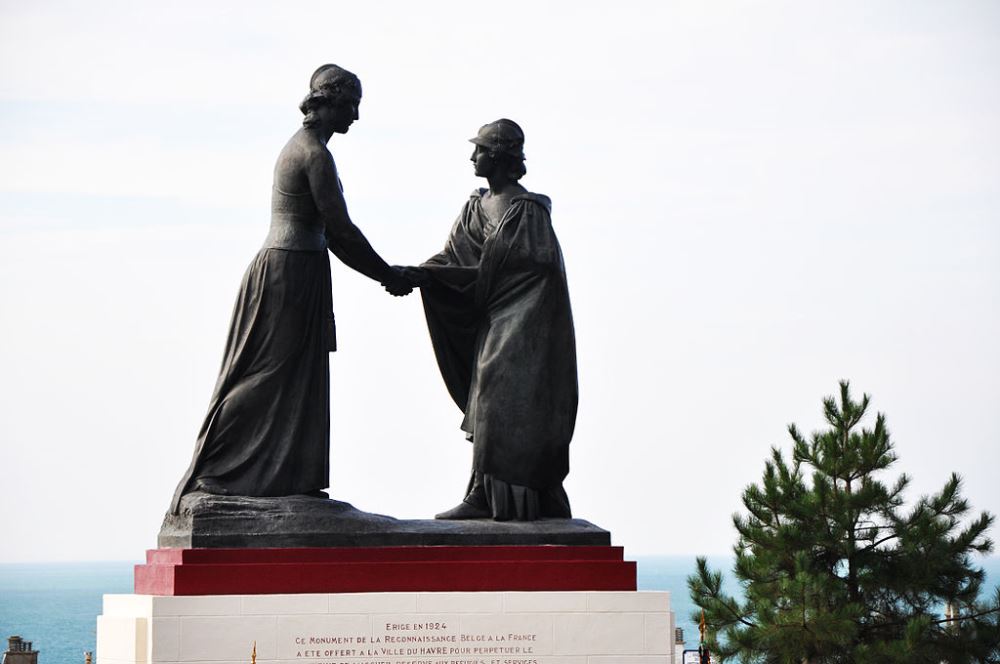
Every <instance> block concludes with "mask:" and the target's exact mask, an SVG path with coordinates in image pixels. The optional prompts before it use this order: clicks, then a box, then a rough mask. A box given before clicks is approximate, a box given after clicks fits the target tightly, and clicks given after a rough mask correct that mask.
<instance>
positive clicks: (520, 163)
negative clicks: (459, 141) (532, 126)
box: [469, 118, 527, 182]
mask: <svg viewBox="0 0 1000 664" xmlns="http://www.w3.org/2000/svg"><path fill="white" fill-rule="evenodd" d="M469 142H470V143H474V144H475V145H476V146H477V147H476V151H475V152H473V153H472V161H473V162H474V163H476V175H480V176H483V177H487V174H486V173H481V172H480V170H482V169H481V168H480V162H479V161H477V157H479V156H480V155H483V156H486V157H487V158H488V160H489V162H492V164H493V165H494V168H496V169H501V172H506V173H507V174H508V176H509V178H510V179H511V181H512V182H517V181H518V180H520V179H521V178H522V177H523V176H524V174H525V173H527V168H525V166H524V132H523V131H521V128H520V127H519V126H518V125H517V123H516V122H514V121H513V120H508V119H507V118H501V119H499V120H496V121H494V122H491V123H489V124H485V125H483V126H482V127H480V128H479V133H478V134H476V136H475V137H474V138H470V139H469ZM484 167H486V168H488V167H489V164H484Z"/></svg>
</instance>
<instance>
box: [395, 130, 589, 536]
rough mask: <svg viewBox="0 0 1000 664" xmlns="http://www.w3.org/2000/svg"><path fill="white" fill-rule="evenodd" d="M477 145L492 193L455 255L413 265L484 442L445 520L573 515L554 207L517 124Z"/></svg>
mask: <svg viewBox="0 0 1000 664" xmlns="http://www.w3.org/2000/svg"><path fill="white" fill-rule="evenodd" d="M470 140H471V142H472V143H474V144H475V146H476V147H475V151H474V152H473V153H472V162H473V163H474V164H475V172H476V175H477V176H479V177H482V178H486V180H487V182H488V183H489V189H477V190H476V191H474V192H472V196H471V197H470V198H469V200H468V202H466V204H465V206H464V207H463V208H462V212H461V213H460V214H459V216H458V220H457V221H455V224H454V226H453V227H452V230H451V235H450V236H449V238H448V242H447V244H446V245H445V249H444V251H442V252H441V253H439V254H437V255H436V256H434V257H433V258H431V259H430V260H428V261H427V262H426V263H424V264H423V265H421V266H420V267H419V268H406V274H407V275H408V276H409V278H410V279H411V280H412V281H413V283H415V284H418V285H420V287H421V293H422V294H423V300H424V311H425V313H426V315H427V326H428V328H429V329H430V333H431V341H432V343H433V345H434V352H435V355H436V356H437V360H438V367H439V368H440V370H441V375H442V377H443V378H444V382H445V385H447V387H448V391H449V392H450V393H451V396H452V398H453V399H454V400H455V403H456V404H458V407H459V408H461V409H462V410H463V412H464V413H465V418H464V420H463V422H462V429H463V430H464V431H465V433H466V437H467V438H468V439H469V440H471V441H472V475H471V478H470V480H469V486H468V489H467V491H466V496H465V499H464V500H463V501H462V502H461V503H459V505H458V506H457V507H455V508H453V509H451V510H448V511H447V512H443V513H441V514H438V515H437V518H438V519H478V518H490V517H492V518H493V519H496V520H499V521H506V520H512V519H513V520H519V521H531V520H534V519H538V518H542V517H554V518H569V517H570V516H571V512H570V505H569V498H568V497H567V495H566V492H565V490H564V489H563V484H562V483H563V480H564V479H565V477H566V474H567V473H568V472H569V443H570V439H571V438H572V437H573V428H574V425H575V423H576V408H577V394H578V392H577V376H576V342H575V337H574V332H573V314H572V312H571V310H570V302H569V290H568V288H567V286H566V270H565V267H564V265H563V257H562V250H561V249H560V248H559V241H558V240H557V239H556V235H555V232H554V231H553V230H552V220H551V219H550V217H549V213H550V211H551V202H550V201H549V199H548V197H547V196H542V195H540V194H532V193H529V192H528V190H527V189H525V188H524V187H522V186H521V185H520V184H519V182H518V181H519V180H520V179H521V176H523V175H524V173H525V168H524V133H523V132H522V131H521V128H520V127H519V126H517V124H516V123H514V122H512V121H510V120H507V119H502V120H497V121H496V122H491V123H490V124H488V125H485V126H483V127H482V128H481V129H480V130H479V134H478V135H477V136H476V137H475V138H472V139H470Z"/></svg>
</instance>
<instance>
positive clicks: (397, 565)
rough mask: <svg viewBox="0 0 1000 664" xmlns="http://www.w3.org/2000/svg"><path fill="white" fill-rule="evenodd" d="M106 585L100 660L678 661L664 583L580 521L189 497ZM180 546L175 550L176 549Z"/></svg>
mask: <svg viewBox="0 0 1000 664" xmlns="http://www.w3.org/2000/svg"><path fill="white" fill-rule="evenodd" d="M181 507H182V509H181V511H180V513H179V514H176V515H168V516H167V518H166V519H165V520H164V524H163V528H162V529H161V531H160V537H159V545H160V546H161V547H163V548H160V549H153V550H150V551H148V552H147V554H146V562H145V564H142V565H137V566H136V570H135V594H133V595H105V597H104V610H103V613H102V615H101V616H99V617H98V620H97V655H98V661H99V664H237V663H245V662H249V661H250V653H251V649H252V648H253V644H254V643H256V653H257V661H258V662H260V664H292V663H293V662H294V663H296V664H673V649H674V643H673V641H674V629H673V627H674V625H673V621H674V618H673V614H672V613H671V612H670V598H669V594H668V593H665V592H637V591H636V564H635V563H634V562H630V561H626V560H624V553H623V550H622V548H621V547H616V546H610V542H611V535H610V533H609V532H608V531H606V530H603V529H601V528H598V527H597V526H595V525H594V524H592V523H589V522H587V521H582V520H576V519H543V520H539V521H534V522H527V523H521V522H514V523H497V522H494V521H492V520H478V521H464V522H447V521H407V520H397V519H392V518H391V517H385V516H380V515H372V514H368V513H365V512H361V511H359V510H356V509H355V508H353V507H352V506H350V505H348V504H347V503H340V502H337V501H330V500H322V499H314V498H305V497H291V498H287V499H269V498H241V497H231V496H228V497H219V496H207V495H205V494H191V495H189V496H185V497H184V500H183V501H182V503H181ZM171 547H174V548H171Z"/></svg>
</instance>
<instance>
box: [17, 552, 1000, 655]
mask: <svg viewBox="0 0 1000 664" xmlns="http://www.w3.org/2000/svg"><path fill="white" fill-rule="evenodd" d="M637 560H638V563H639V589H640V590H669V591H670V593H671V595H670V598H671V604H672V607H673V610H674V611H675V612H676V615H677V626H678V627H682V628H683V629H684V638H685V641H686V642H687V643H688V644H689V646H690V644H692V643H696V642H697V638H698V636H697V635H698V631H697V627H696V626H695V625H694V623H692V622H691V620H690V617H691V613H692V612H693V611H694V605H693V604H692V603H691V600H690V599H689V598H688V592H687V577H688V576H689V575H690V574H692V573H693V572H694V556H645V557H643V556H640V557H637ZM709 563H710V564H711V566H712V567H713V568H714V569H721V570H723V571H725V572H726V574H727V576H728V577H730V578H731V574H729V568H730V559H729V558H728V557H725V556H720V557H715V558H712V557H710V558H709ZM134 564H135V563H134V562H104V563H45V564H28V563H25V564H2V565H0V644H2V647H3V649H6V643H7V637H8V636H11V635H15V634H16V635H19V636H21V637H23V638H24V639H25V640H27V641H32V642H34V648H35V649H36V650H38V651H39V656H38V661H39V663H40V664H74V663H76V664H83V661H84V655H83V654H84V651H87V650H89V651H93V650H94V643H95V641H96V633H95V632H96V624H97V615H98V614H99V613H100V612H101V596H102V595H103V594H104V593H130V592H132V566H133V565H134ZM983 566H984V567H985V568H986V572H987V575H988V579H987V587H990V588H992V587H993V586H995V585H997V584H1000V558H997V557H992V558H989V559H987V560H986V561H985V563H984V565H983ZM727 590H729V591H730V592H732V591H733V586H732V581H730V587H729V588H727Z"/></svg>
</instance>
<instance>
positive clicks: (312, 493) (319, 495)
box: [302, 489, 330, 498]
mask: <svg viewBox="0 0 1000 664" xmlns="http://www.w3.org/2000/svg"><path fill="white" fill-rule="evenodd" d="M302 495H303V496H308V497H310V498H329V497H330V494H328V493H327V492H326V491H320V490H319V489H316V490H315V491H306V492H305V493H304V494H302Z"/></svg>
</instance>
